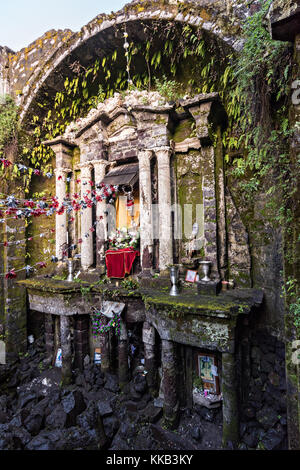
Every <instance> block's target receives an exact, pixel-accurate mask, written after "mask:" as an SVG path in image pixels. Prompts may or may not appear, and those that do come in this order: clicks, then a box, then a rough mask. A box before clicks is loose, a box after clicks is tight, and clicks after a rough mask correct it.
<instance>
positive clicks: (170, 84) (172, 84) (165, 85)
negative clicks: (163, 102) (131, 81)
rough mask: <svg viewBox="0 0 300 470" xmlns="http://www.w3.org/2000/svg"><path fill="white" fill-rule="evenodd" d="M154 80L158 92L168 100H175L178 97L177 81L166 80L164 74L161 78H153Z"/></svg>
mask: <svg viewBox="0 0 300 470" xmlns="http://www.w3.org/2000/svg"><path fill="white" fill-rule="evenodd" d="M154 81H155V88H156V90H157V91H158V93H159V94H160V95H162V96H163V97H164V98H166V99H167V100H168V101H175V100H176V99H177V98H178V97H179V91H178V83H177V82H176V81H175V80H168V79H167V77H166V76H165V75H164V76H163V78H162V80H159V79H158V78H155V80H154Z"/></svg>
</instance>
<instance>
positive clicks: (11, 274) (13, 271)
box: [5, 269, 17, 279]
mask: <svg viewBox="0 0 300 470" xmlns="http://www.w3.org/2000/svg"><path fill="white" fill-rule="evenodd" d="M16 277H17V274H16V273H15V270H14V269H12V270H11V271H9V272H8V273H7V274H6V275H5V278H6V279H15V278H16Z"/></svg>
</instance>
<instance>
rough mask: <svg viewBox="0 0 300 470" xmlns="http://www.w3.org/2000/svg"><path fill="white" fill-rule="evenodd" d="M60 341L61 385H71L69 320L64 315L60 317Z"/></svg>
mask: <svg viewBox="0 0 300 470" xmlns="http://www.w3.org/2000/svg"><path fill="white" fill-rule="evenodd" d="M60 341H61V350H62V384H63V385H65V386H66V385H70V384H71V383H72V354H71V332H70V318H69V317H68V316H66V315H62V316H61V317H60Z"/></svg>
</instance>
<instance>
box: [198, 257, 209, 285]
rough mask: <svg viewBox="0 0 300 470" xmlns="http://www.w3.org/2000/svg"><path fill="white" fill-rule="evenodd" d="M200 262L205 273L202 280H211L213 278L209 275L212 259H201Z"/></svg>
mask: <svg viewBox="0 0 300 470" xmlns="http://www.w3.org/2000/svg"><path fill="white" fill-rule="evenodd" d="M199 264H201V266H202V270H203V274H204V277H203V278H202V279H201V281H203V282H209V281H210V280H211V279H210V277H209V271H210V265H211V261H200V263H199Z"/></svg>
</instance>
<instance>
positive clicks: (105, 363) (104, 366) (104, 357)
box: [99, 320, 110, 372]
mask: <svg viewBox="0 0 300 470" xmlns="http://www.w3.org/2000/svg"><path fill="white" fill-rule="evenodd" d="M103 323H104V320H103ZM105 323H107V320H106V321H105ZM99 339H100V347H101V371H102V372H107V371H108V370H109V369H110V361H109V333H102V334H101V335H100V338H99Z"/></svg>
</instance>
